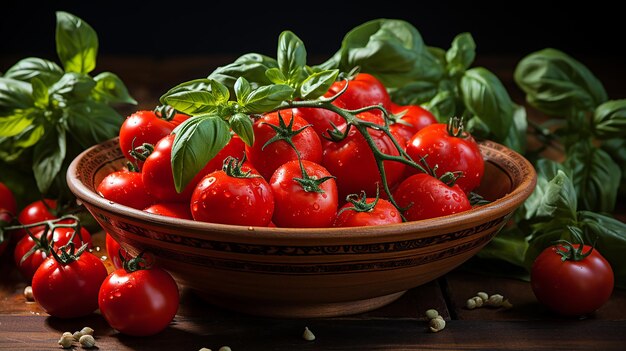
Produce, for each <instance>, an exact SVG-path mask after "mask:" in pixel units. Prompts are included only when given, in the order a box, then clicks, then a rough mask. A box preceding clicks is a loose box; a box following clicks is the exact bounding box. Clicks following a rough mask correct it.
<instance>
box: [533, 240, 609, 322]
mask: <svg viewBox="0 0 626 351" xmlns="http://www.w3.org/2000/svg"><path fill="white" fill-rule="evenodd" d="M573 247H574V248H575V249H576V250H579V249H580V244H574V245H573ZM589 250H591V246H588V245H584V246H583V249H582V252H583V253H587V252H589ZM559 251H560V252H562V253H566V252H567V249H566V246H564V245H562V244H558V245H556V246H550V247H548V248H547V249H545V250H544V251H543V252H541V254H540V255H539V256H537V258H536V259H535V262H534V263H533V266H532V268H531V272H530V283H531V286H532V289H533V292H534V293H535V296H536V297H537V300H539V301H540V302H541V303H542V304H544V305H546V306H547V307H548V308H550V309H551V310H553V311H555V312H557V313H559V314H562V315H565V316H583V315H586V314H589V313H592V312H593V311H595V310H597V309H598V308H600V307H601V306H602V305H604V303H605V302H607V301H608V300H609V297H611V293H612V292H613V284H614V277H613V269H611V265H610V264H609V263H608V262H607V260H605V259H604V257H602V255H601V254H600V252H598V250H595V249H594V250H593V251H591V254H589V256H587V257H584V258H582V259H580V260H578V261H576V260H573V259H567V260H565V261H563V259H562V258H563V256H562V255H561V254H559V253H558V252H559Z"/></svg>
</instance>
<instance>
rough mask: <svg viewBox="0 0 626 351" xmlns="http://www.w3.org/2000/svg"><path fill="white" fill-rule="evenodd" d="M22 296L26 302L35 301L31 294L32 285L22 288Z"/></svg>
mask: <svg viewBox="0 0 626 351" xmlns="http://www.w3.org/2000/svg"><path fill="white" fill-rule="evenodd" d="M24 297H25V298H26V301H27V302H33V301H35V297H34V296H33V287H32V286H30V285H29V286H27V287H25V288H24Z"/></svg>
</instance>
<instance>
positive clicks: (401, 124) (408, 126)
mask: <svg viewBox="0 0 626 351" xmlns="http://www.w3.org/2000/svg"><path fill="white" fill-rule="evenodd" d="M390 112H391V113H392V114H394V115H400V114H404V115H402V117H400V118H399V120H397V121H396V123H393V124H392V125H390V126H389V130H391V131H392V132H395V133H396V134H398V135H400V137H401V139H404V140H406V142H408V141H409V140H411V138H413V135H415V133H417V132H419V131H420V130H422V129H424V128H425V127H427V126H429V125H431V124H435V123H437V119H436V118H435V116H434V115H433V114H432V113H430V112H428V110H426V109H425V108H423V107H421V106H417V105H406V106H400V105H396V104H394V103H392V104H391V109H390Z"/></svg>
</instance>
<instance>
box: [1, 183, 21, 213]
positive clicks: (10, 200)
mask: <svg viewBox="0 0 626 351" xmlns="http://www.w3.org/2000/svg"><path fill="white" fill-rule="evenodd" d="M3 211H7V212H9V213H11V214H12V215H14V216H15V215H16V214H17V203H16V202H15V197H14V196H13V192H11V189H9V188H8V187H7V186H6V185H4V183H2V182H0V212H3Z"/></svg>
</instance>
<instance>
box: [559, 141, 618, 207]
mask: <svg viewBox="0 0 626 351" xmlns="http://www.w3.org/2000/svg"><path fill="white" fill-rule="evenodd" d="M565 166H566V167H568V168H570V169H571V170H572V179H573V180H574V186H575V188H576V192H577V193H578V198H579V201H580V203H581V208H582V209H585V210H591V211H598V212H612V211H613V209H614V208H615V200H616V197H617V191H618V188H619V183H620V179H621V170H620V168H619V166H618V165H617V164H616V163H615V161H613V159H611V156H609V154H607V153H606V152H605V151H603V150H602V149H598V148H596V147H594V146H593V145H591V144H590V143H588V142H582V141H581V142H579V143H576V144H574V145H572V146H571V147H570V149H569V150H567V159H566V160H565Z"/></svg>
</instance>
